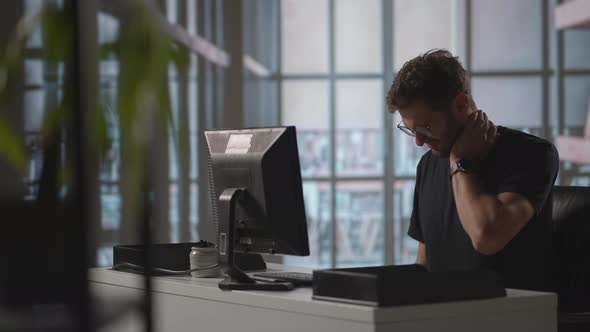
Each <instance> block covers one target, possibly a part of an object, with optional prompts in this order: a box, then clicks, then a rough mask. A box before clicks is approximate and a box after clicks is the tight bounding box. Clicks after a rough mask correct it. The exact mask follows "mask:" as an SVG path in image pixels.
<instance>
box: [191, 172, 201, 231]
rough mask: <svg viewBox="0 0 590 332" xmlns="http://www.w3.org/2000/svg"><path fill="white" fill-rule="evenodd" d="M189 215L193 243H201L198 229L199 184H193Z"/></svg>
mask: <svg viewBox="0 0 590 332" xmlns="http://www.w3.org/2000/svg"><path fill="white" fill-rule="evenodd" d="M189 213H190V216H189V220H190V229H191V241H199V240H200V239H199V230H198V229H197V226H198V224H199V185H198V184H197V183H191V198H190V212H189Z"/></svg>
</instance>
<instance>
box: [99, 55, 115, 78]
mask: <svg viewBox="0 0 590 332" xmlns="http://www.w3.org/2000/svg"><path fill="white" fill-rule="evenodd" d="M98 69H99V75H100V79H101V81H104V80H113V81H114V80H116V79H117V76H118V75H119V62H118V61H116V60H101V61H100V63H99V67H98Z"/></svg>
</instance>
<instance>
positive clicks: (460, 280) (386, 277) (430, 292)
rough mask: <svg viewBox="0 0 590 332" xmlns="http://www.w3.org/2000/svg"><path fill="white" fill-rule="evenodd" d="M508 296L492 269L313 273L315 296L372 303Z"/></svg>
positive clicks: (417, 268) (405, 267) (375, 269)
mask: <svg viewBox="0 0 590 332" xmlns="http://www.w3.org/2000/svg"><path fill="white" fill-rule="evenodd" d="M504 296H506V290H505V289H504V283H503V281H502V279H501V278H500V276H499V275H498V274H496V273H495V272H493V271H490V270H480V271H457V272H429V271H428V270H427V269H426V268H425V267H423V266H421V265H416V264H410V265H396V266H394V265H392V266H374V267H361V268H348V269H328V270H316V271H314V272H313V298H314V299H317V300H328V301H336V302H346V303H354V304H363V305H370V306H394V305H413V304H424V303H434V302H446V301H460V300H475V299H488V298H494V297H504Z"/></svg>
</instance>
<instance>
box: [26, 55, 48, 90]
mask: <svg viewBox="0 0 590 332" xmlns="http://www.w3.org/2000/svg"><path fill="white" fill-rule="evenodd" d="M43 67H44V61H42V60H25V84H34V85H41V84H43V81H44V79H43Z"/></svg>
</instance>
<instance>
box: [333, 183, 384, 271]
mask: <svg viewBox="0 0 590 332" xmlns="http://www.w3.org/2000/svg"><path fill="white" fill-rule="evenodd" d="M383 232H384V230H383V182H382V181H367V182H360V181H349V182H338V183H337V184H336V266H338V267H345V266H366V265H382V264H383V263H384V259H385V258H384V253H385V246H384V237H383Z"/></svg>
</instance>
